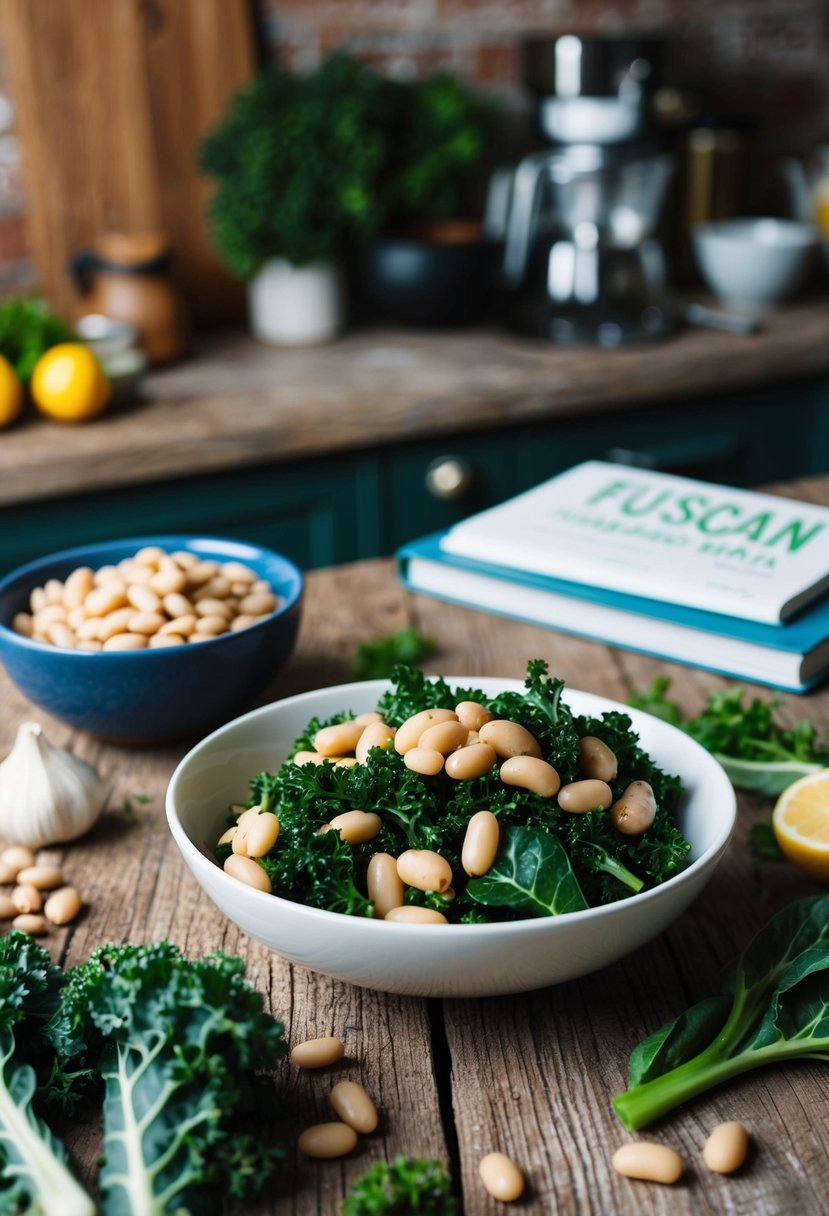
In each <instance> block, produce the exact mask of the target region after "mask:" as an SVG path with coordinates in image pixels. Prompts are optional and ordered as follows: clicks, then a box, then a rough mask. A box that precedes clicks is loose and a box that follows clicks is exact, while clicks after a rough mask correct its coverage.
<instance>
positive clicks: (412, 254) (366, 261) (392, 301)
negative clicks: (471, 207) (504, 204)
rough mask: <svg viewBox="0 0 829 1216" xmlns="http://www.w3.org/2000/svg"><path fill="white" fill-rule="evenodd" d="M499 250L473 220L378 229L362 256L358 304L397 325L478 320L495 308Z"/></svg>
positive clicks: (367, 312) (442, 324)
mask: <svg viewBox="0 0 829 1216" xmlns="http://www.w3.org/2000/svg"><path fill="white" fill-rule="evenodd" d="M499 252H500V245H499V243H498V242H497V241H495V240H493V239H492V238H491V237H488V236H486V235H484V233H483V231H482V229H481V225H480V224H479V223H477V222H473V221H466V220H455V221H451V222H449V221H447V222H445V223H441V224H432V225H423V226H421V227H417V228H410V229H406V230H404V231H400V232H389V233H385V234H380V235H379V236H377V237H375V238H374V239H373V240H372V241H370V242H369V243H368V245H366V247H365V248H364V249H363V250H362V251H361V253H360V255H359V257H358V261H357V266H356V270H355V277H356V294H357V300H358V309H359V311H360V312H361V313H363V314H364V315H365V317H366V319H369V320H375V321H380V322H386V321H388V322H393V323H395V324H398V325H413V326H421V327H424V328H428V327H435V328H444V327H448V326H462V325H475V324H478V323H480V322H481V321H484V320H486V319H487V318H488V317H489V316H490V313H491V309H492V302H493V295H494V283H495V274H496V270H497V265H498V258H499Z"/></svg>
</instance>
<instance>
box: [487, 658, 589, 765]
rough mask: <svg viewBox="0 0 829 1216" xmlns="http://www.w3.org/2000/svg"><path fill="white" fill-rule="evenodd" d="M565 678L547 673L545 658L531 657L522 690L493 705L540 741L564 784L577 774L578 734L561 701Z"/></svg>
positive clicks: (500, 714) (500, 715) (568, 710)
mask: <svg viewBox="0 0 829 1216" xmlns="http://www.w3.org/2000/svg"><path fill="white" fill-rule="evenodd" d="M563 692H564V681H563V680H556V679H551V678H549V676H548V668H547V664H546V663H545V662H544V660H543V659H531V660H530V661H529V663H528V664H527V678H526V680H525V682H524V691H523V692H503V693H501V694H500V696H498V697H496V698H495V699H494V701H492V703H491V705H490V708H491V709H492V711H493V713H495V714H496V715H497V716H498V717H501V718H510V719H512V721H513V722H520V723H521V725H522V726H525V727H526V728H527V730H528V731H529V732H530V733H531V734H533V735H535V737H536V739H538V741H539V743H540V744H541V749H542V752H543V754H544V759H545V760H548V761H549V762H550V764H552V766H553V768H554V769H555V770H556V772H557V773H558V775H559V777H560V778H561V781H562V784H563V785H566V784H567V782H568V781H573V780H575V779H576V777H577V776H578V754H579V737H578V734H577V733H576V728H575V725H574V722H573V715H572V713H571V712H570V708H569V706H568V705H567V704H566V703H565V702H564V701H563V700H562V693H563Z"/></svg>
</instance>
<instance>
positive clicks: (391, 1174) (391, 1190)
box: [342, 1156, 458, 1216]
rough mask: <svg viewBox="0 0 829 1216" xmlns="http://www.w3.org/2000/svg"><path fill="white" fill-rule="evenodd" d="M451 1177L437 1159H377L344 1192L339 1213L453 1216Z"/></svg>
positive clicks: (381, 1215)
mask: <svg viewBox="0 0 829 1216" xmlns="http://www.w3.org/2000/svg"><path fill="white" fill-rule="evenodd" d="M457 1211H458V1207H457V1202H456V1200H455V1197H454V1195H453V1194H452V1180H451V1178H450V1177H449V1174H448V1172H447V1170H446V1167H445V1166H444V1165H443V1163H442V1162H440V1161H432V1160H427V1159H423V1158H418V1157H410V1156H409V1157H404V1156H400V1157H395V1159H394V1160H393V1161H391V1162H387V1161H378V1162H377V1163H376V1164H375V1165H373V1166H372V1167H371V1169H369V1170H366V1172H365V1173H364V1174H362V1175H361V1176H360V1177H359V1178H358V1179H357V1181H356V1182H355V1183H354V1185H353V1186H352V1187H351V1190H350V1191H349V1192H348V1194H347V1195H346V1198H345V1201H344V1203H343V1210H342V1216H457Z"/></svg>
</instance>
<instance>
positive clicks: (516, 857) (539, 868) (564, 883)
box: [466, 828, 587, 916]
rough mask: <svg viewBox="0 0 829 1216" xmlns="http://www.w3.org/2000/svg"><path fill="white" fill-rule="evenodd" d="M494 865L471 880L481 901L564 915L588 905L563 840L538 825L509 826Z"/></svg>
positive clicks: (474, 894) (471, 890)
mask: <svg viewBox="0 0 829 1216" xmlns="http://www.w3.org/2000/svg"><path fill="white" fill-rule="evenodd" d="M502 842H503V843H502V846H501V848H500V850H499V854H498V857H497V858H496V859H495V864H494V865H493V867H492V869H491V870H490V871H489V872H488V873H487V874H484V875H483V876H482V877H480V878H473V879H472V881H471V882H469V883H468V884H467V888H466V890H467V894H468V895H470V896H471V898H472V899H474V900H476V901H477V902H478V903H481V904H487V905H488V906H495V907H508V908H522V909H524V908H526V909H529V910H531V911H533V912H534V913H535V914H536V915H537V916H560V915H561V914H562V913H563V912H580V911H581V910H582V909H583V908H586V907H587V902H586V900H585V898H584V896H583V894H582V892H581V888H580V887H579V884H578V881H577V879H576V876H575V874H574V873H573V867H572V866H571V865H570V858H569V857H568V856H567V853H566V851H565V849H564V847H563V845H562V844H560V843H559V841H558V840H556V839H555V837H554V836H550V835H548V833H547V832H542V831H538V830H537V829H534V828H507V829H506V830H505V831H504V832H503V833H502Z"/></svg>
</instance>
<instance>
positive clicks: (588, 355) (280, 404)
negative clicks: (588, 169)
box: [0, 297, 829, 505]
mask: <svg viewBox="0 0 829 1216" xmlns="http://www.w3.org/2000/svg"><path fill="white" fill-rule="evenodd" d="M823 373H829V300H827V299H826V298H825V297H820V298H817V297H816V298H814V299H812V300H809V301H807V302H800V303H798V304H797V305H794V306H791V307H788V308H786V309H783V310H781V311H780V312H777V313H775V314H773V315H771V316H769V317H768V319H767V320H766V321H765V322H764V325H763V328H762V330H761V331H760V332H759V333H757V334H755V335H751V336H744V335H734V334H726V333H718V332H712V331H708V330H701V329H686V330H683V331H682V332H680V333H678V334H677V335H675V336H674V337H671V338H669V339H666V340H664V341H662V342H658V343H654V344H653V345H647V346H635V347H626V348H622V349H617V350H602V349H597V348H592V347H590V348H586V347H554V346H549V345H547V344H546V343H542V342H538V341H533V340H528V339H520V338H516V337H513V336H510V335H507V334H505V333H504V332H503V331H500V330H472V331H444V332H428V333H427V332H423V331H402V330H390V329H365V330H355V331H353V332H351V333H349V334H347V335H346V336H345V337H344V338H343V339H342V340H340V341H337V342H333V343H331V344H330V345H327V346H322V347H314V348H306V349H275V348H271V347H267V346H263V345H260V344H258V343H256V342H255V341H253V340H252V339H251V338H249V337H248V336H246V335H244V334H238V333H231V334H228V333H221V334H213V335H209V334H208V335H205V336H202V337H201V339H200V342H199V346H198V349H197V350H196V352H195V353H194V355H193V356H192V357H191V358H190V359H188V360H187V361H186V362H184V363H181V364H180V365H179V366H177V367H174V368H170V369H168V370H164V371H158V372H156V373H154V374H152V375H151V376H149V377H148V378H147V381H146V388H145V390H144V392H143V395H142V398H141V400H139V401H136V402H135V403H133V404H132V405H130V406H129V407H122V408H119V409H114V410H112V412H111V413H109V414H108V415H106V416H104V417H103V418H100V419H98V420H97V421H95V422H94V423H90V424H87V425H84V426H77V427H66V428H61V427H58V426H56V425H55V424H54V423H49V422H47V421H45V420H41V419H38V418H34V417H29V418H27V419H26V420H25V421H24V423H23V424H21V425H19V426H17V427H15V428H13V429H12V430H10V431H8V432H4V433H3V435H2V438H1V439H0V505H11V504H14V503H19V502H24V501H30V500H31V499H32V498H33V497H37V498H49V497H53V496H58V495H64V494H73V493H76V492H78V491H81V490H83V491H88V490H103V489H107V488H111V487H123V486H125V485H135V484H140V483H143V482H150V481H157V480H161V479H165V478H179V477H186V476H188V475H190V474H191V473H195V472H200V473H206V472H216V471H221V470H228V469H236V468H239V467H244V466H250V465H262V464H266V463H272V462H282V461H292V460H297V459H301V458H309V457H315V456H323V455H330V454H334V453H337V452H343V451H348V450H355V449H359V448H366V447H374V446H377V445H382V444H388V443H393V442H396V443H400V442H406V441H407V440H408V439H410V438H411V439H418V440H419V439H423V438H426V437H429V436H433V437H434V436H440V435H449V434H452V433H457V432H461V431H472V430H477V429H479V428H485V427H486V428H493V427H500V426H509V425H511V424H519V423H525V424H526V423H533V422H534V421H541V420H545V421H548V420H550V419H555V418H556V417H568V416H572V415H574V414H589V413H595V414H598V413H601V412H605V411H631V410H633V409H636V408H638V407H640V406H642V407H644V406H647V405H653V404H654V403H656V402H659V401H663V400H666V399H673V398H682V397H686V398H687V397H689V396H694V395H699V396H706V395H708V396H711V395H715V394H720V395H721V394H723V393H727V392H735V391H740V390H745V389H750V388H751V387H753V386H757V385H767V384H769V383H771V382H773V381H785V380H787V379H788V380H794V379H801V378H806V377H809V376H817V375H820V374H823ZM196 453H197V457H196Z"/></svg>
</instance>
